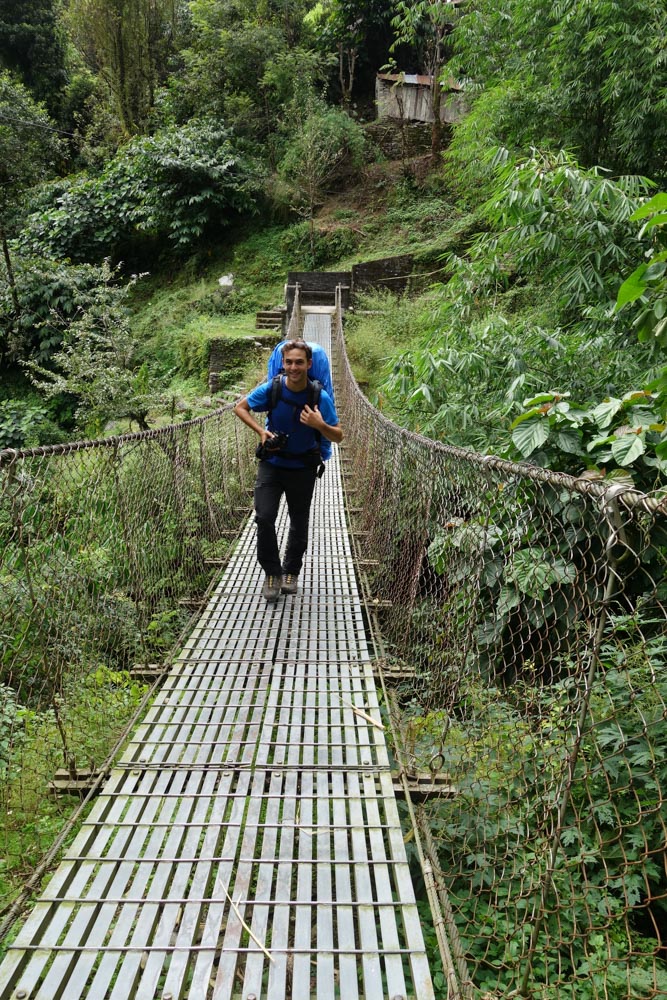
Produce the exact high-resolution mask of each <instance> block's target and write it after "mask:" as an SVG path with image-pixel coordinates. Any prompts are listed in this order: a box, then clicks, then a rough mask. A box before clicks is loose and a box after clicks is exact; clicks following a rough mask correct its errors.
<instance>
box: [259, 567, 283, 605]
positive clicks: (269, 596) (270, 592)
mask: <svg viewBox="0 0 667 1000" xmlns="http://www.w3.org/2000/svg"><path fill="white" fill-rule="evenodd" d="M279 593H280V577H279V576H269V575H268V573H267V575H266V579H265V580H264V586H263V587H262V597H264V598H266V600H267V601H277V600H278V594H279Z"/></svg>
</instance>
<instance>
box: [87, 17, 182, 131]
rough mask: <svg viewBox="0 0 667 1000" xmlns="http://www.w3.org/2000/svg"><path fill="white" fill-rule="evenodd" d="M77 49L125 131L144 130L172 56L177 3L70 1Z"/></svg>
mask: <svg viewBox="0 0 667 1000" xmlns="http://www.w3.org/2000/svg"><path fill="white" fill-rule="evenodd" d="M68 23H69V26H70V31H71V35H72V38H73V40H74V43H75V44H76V46H77V48H78V49H79V51H80V52H81V54H82V55H83V56H84V58H85V59H86V60H87V61H88V63H89V65H90V67H91V69H93V70H94V71H95V72H97V73H98V74H99V75H100V77H101V78H102V80H103V81H104V83H105V85H106V87H107V88H108V91H109V94H110V96H111V99H112V103H113V106H114V108H115V111H116V113H117V114H118V117H119V120H120V123H121V126H122V128H123V130H124V131H125V133H126V134H127V135H131V134H132V133H134V132H136V131H137V130H138V129H140V128H141V127H142V125H144V124H145V122H146V120H147V118H148V115H149V113H150V111H151V109H152V107H153V104H154V100H155V93H156V90H157V87H158V85H159V84H160V83H161V82H162V81H164V79H165V78H166V74H167V68H168V63H169V57H170V54H171V52H172V50H173V44H174V34H175V24H176V0H71V5H70V9H69V17H68Z"/></svg>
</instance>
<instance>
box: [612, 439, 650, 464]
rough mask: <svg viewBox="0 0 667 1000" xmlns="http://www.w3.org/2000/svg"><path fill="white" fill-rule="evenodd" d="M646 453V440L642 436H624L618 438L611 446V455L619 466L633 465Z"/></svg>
mask: <svg viewBox="0 0 667 1000" xmlns="http://www.w3.org/2000/svg"><path fill="white" fill-rule="evenodd" d="M645 451H646V445H645V444H644V438H643V436H642V435H641V434H632V433H630V434H624V435H623V437H620V438H616V440H615V441H614V443H613V444H612V446H611V453H612V455H613V457H614V460H615V461H616V462H618V464H619V465H632V463H633V462H634V461H635V459H637V458H639V456H640V455H643V454H644V452H645Z"/></svg>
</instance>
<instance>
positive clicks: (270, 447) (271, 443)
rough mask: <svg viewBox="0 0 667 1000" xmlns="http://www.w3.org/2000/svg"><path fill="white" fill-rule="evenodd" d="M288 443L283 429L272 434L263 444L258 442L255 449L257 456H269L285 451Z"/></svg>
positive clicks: (287, 437)
mask: <svg viewBox="0 0 667 1000" xmlns="http://www.w3.org/2000/svg"><path fill="white" fill-rule="evenodd" d="M288 443H289V435H288V434H285V433H284V432H283V431H279V432H278V433H277V434H274V436H273V437H272V438H267V439H266V441H265V442H264V444H258V445H257V449H256V451H255V456H256V457H257V458H271V456H272V455H277V454H278V452H280V451H286V450H287V445H288Z"/></svg>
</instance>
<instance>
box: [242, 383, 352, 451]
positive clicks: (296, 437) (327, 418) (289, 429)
mask: <svg viewBox="0 0 667 1000" xmlns="http://www.w3.org/2000/svg"><path fill="white" fill-rule="evenodd" d="M270 402H271V382H265V383H264V384H263V385H259V386H257V388H256V389H253V391H252V392H251V393H250V394H249V395H248V397H247V403H248V406H249V407H250V409H251V410H254V411H255V413H263V412H266V411H267V410H268V409H269V404H270ZM307 403H308V389H307V388H306V389H303V390H302V391H301V392H291V391H290V390H289V389H288V388H287V386H286V385H285V379H284V377H283V384H282V389H281V393H280V399H279V400H278V402H277V403H276V405H275V407H274V409H273V411H272V413H271V421H270V423H269V420H268V418H267V422H266V426H267V428H268V430H270V431H273V432H274V433H276V434H277V433H278V432H279V431H282V432H283V433H284V434H287V435H288V437H289V443H288V445H287V453H289V452H294V453H296V454H298V453H299V452H304V451H311V450H312V449H313V448H317V447H318V446H319V448H320V453H321V456H322V460H323V461H325V462H326V460H327V459H328V458H330V457H331V441H327V439H326V438H325V436H324V435H323V434H322V435H321V436H320V439H319V440H318V438H317V436H316V434H315V431H314V430H313V429H312V427H308V426H307V425H306V424H302V423H301V419H300V418H301V411H302V410H303V408H304V406H306V405H307ZM318 407H319V410H320V413H321V414H322V419H323V420H324V422H325V423H327V424H331V426H333V427H335V426H336V424H337V423H338V414H337V413H336V407H335V406H334V404H333V402H332V400H331V396H330V395H329V393H328V392H327V391H326V390H325V389H322V392H321V394H320V401H319V403H318ZM267 461H269V462H271V463H272V464H273V465H280V466H282V467H283V468H286V469H299V468H303V466H304V464H305V463H304V462H302V461H301V460H300V459H298V458H293V459H290V458H283V457H281V456H280V455H275V456H272V457H271V458H269V459H267Z"/></svg>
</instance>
